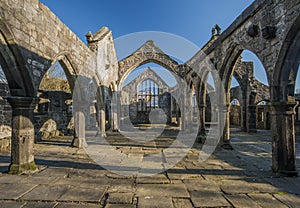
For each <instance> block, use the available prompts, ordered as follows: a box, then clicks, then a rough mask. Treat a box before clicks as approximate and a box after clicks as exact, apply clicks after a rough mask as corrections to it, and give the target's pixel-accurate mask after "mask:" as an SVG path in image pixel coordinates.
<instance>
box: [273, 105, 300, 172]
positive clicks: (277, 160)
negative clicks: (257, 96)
mask: <svg viewBox="0 0 300 208" xmlns="http://www.w3.org/2000/svg"><path fill="white" fill-rule="evenodd" d="M296 105H297V102H295V101H292V102H276V103H272V104H271V106H270V107H271V118H272V132H273V151H272V152H273V156H272V160H273V163H272V168H273V172H274V173H275V174H277V175H280V176H291V177H293V176H297V174H298V173H297V169H296V147H295V129H294V123H295V107H296Z"/></svg>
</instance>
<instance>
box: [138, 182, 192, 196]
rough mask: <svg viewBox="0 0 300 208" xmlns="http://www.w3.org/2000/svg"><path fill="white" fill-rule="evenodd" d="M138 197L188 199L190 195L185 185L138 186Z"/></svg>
mask: <svg viewBox="0 0 300 208" xmlns="http://www.w3.org/2000/svg"><path fill="white" fill-rule="evenodd" d="M136 194H137V196H138V197H150V198H151V197H158V196H160V197H186V198H188V197H189V196H190V195H189V193H188V191H187V189H186V187H185V185H184V184H183V183H176V184H138V185H137V191H136Z"/></svg>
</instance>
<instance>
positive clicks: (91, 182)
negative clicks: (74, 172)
mask: <svg viewBox="0 0 300 208" xmlns="http://www.w3.org/2000/svg"><path fill="white" fill-rule="evenodd" d="M110 181H111V180H110V179H108V178H107V177H101V178H97V179H95V178H87V177H72V178H61V179H59V180H57V181H55V183H54V184H57V185H74V184H75V185H76V186H78V187H82V188H91V187H94V188H103V187H108V185H109V184H110Z"/></svg>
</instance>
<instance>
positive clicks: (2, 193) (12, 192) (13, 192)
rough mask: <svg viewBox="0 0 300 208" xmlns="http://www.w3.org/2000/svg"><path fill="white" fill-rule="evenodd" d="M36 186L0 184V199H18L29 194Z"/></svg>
mask: <svg viewBox="0 0 300 208" xmlns="http://www.w3.org/2000/svg"><path fill="white" fill-rule="evenodd" d="M36 186H37V185H35V184H11V183H7V184H6V183H2V184H0V199H12V200H13V199H19V198H20V197H22V196H23V195H24V194H26V193H28V192H30V191H31V190H32V189H33V188H35V187H36Z"/></svg>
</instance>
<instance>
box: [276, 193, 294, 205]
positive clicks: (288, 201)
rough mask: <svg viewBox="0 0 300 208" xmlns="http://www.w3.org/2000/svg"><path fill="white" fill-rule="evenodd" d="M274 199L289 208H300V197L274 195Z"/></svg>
mask: <svg viewBox="0 0 300 208" xmlns="http://www.w3.org/2000/svg"><path fill="white" fill-rule="evenodd" d="M274 197H275V198H276V199H278V200H279V201H281V202H282V203H284V204H286V205H288V206H289V207H293V208H297V207H300V197H299V196H295V195H293V194H274Z"/></svg>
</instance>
